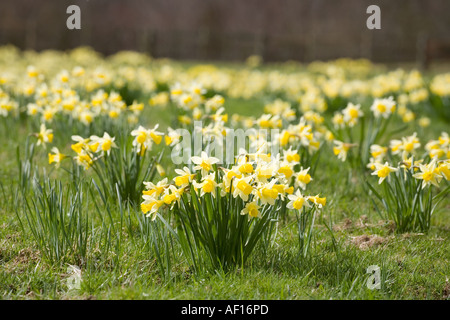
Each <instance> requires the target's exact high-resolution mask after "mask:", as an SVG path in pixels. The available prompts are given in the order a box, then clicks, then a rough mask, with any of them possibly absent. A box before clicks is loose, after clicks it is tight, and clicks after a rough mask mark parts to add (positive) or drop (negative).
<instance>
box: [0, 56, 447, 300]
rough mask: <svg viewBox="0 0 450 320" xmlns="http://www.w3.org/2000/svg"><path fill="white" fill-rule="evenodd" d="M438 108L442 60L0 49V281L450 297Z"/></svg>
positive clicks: (63, 287) (70, 295)
mask: <svg viewBox="0 0 450 320" xmlns="http://www.w3.org/2000/svg"><path fill="white" fill-rule="evenodd" d="M195 121H201V124H202V127H201V128H197V127H195V123H194V122H195ZM449 124H450V73H445V72H439V71H433V72H420V71H417V70H414V69H411V68H390V67H387V66H383V65H379V64H373V63H371V62H370V61H367V60H350V59H339V60H336V61H330V62H313V63H310V64H300V63H297V62H292V61H291V62H285V63H277V64H275V63H273V64H264V63H263V62H262V61H261V58H260V57H258V56H252V57H249V59H248V60H247V61H246V62H245V63H209V62H204V63H200V62H191V61H185V62H179V61H173V60H169V59H153V58H151V57H149V56H147V55H144V54H141V53H137V52H119V53H117V54H115V55H113V56H109V57H103V56H101V55H100V54H98V53H96V52H94V51H93V50H91V49H89V48H78V49H75V50H72V51H67V52H58V51H44V52H41V53H36V52H30V51H26V52H22V51H19V50H18V49H16V48H14V47H2V48H0V137H1V143H0V163H1V166H0V297H1V299H437V300H442V299H450V281H449V277H450V263H449V260H450V250H449V248H450V239H449V235H450V197H449V192H450V183H449V179H450V160H449V159H450V138H449V135H448V131H449V130H448V128H449ZM252 128H253V129H255V131H251V130H250V131H249V132H248V134H247V136H246V137H245V139H241V140H240V139H239V138H238V139H237V144H234V145H233V146H232V147H231V148H230V147H229V146H228V145H225V143H224V141H227V140H226V138H227V137H232V135H233V134H235V132H236V130H237V129H244V130H247V129H252ZM194 132H197V133H199V134H200V136H201V141H200V147H199V148H197V150H195V149H196V148H195V147H193V144H194V139H195V138H193V137H192V136H186V135H184V136H183V133H184V134H192V135H194ZM239 142H242V143H243V145H242V148H240V147H239ZM191 145H192V147H191ZM225 149H226V150H225ZM221 150H225V151H226V153H227V155H229V154H230V153H231V154H232V155H233V157H232V160H233V161H232V162H231V163H230V162H226V161H223V160H224V159H223V158H221V157H220V152H219V151H221ZM187 151H189V152H187ZM192 151H194V152H192ZM213 151H214V152H213ZM180 154H183V156H180ZM185 154H188V155H187V156H185ZM175 158H176V159H178V160H180V159H181V160H180V161H181V163H180V164H175V161H174V159H175ZM374 266H375V267H374ZM373 268H375V269H376V271H375V272H374V273H373V272H372V271H370V270H373ZM368 270H369V271H368Z"/></svg>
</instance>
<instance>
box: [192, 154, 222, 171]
mask: <svg viewBox="0 0 450 320" xmlns="http://www.w3.org/2000/svg"><path fill="white" fill-rule="evenodd" d="M191 160H192V162H193V163H194V164H196V166H195V167H194V170H196V171H197V170H201V174H202V176H205V175H207V174H208V173H209V171H211V170H212V168H213V164H215V163H218V162H219V161H220V160H219V159H217V158H215V157H208V154H207V153H206V152H205V151H202V153H201V156H200V157H198V156H193V157H191Z"/></svg>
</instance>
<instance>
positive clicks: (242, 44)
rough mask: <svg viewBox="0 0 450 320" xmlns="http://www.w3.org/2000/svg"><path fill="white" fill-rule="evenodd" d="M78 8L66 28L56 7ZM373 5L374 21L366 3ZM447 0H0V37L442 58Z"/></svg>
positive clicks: (159, 48) (240, 53) (36, 44)
mask: <svg viewBox="0 0 450 320" xmlns="http://www.w3.org/2000/svg"><path fill="white" fill-rule="evenodd" d="M71 4H76V5H78V6H79V7H80V8H81V25H82V29H81V30H68V29H67V27H66V20H67V18H68V16H69V14H67V13H66V8H67V7H68V6H69V5H71ZM371 4H376V5H378V6H379V7H380V8H381V13H382V14H381V28H382V29H381V30H368V29H367V27H366V20H367V18H368V17H369V14H367V13H366V9H367V7H368V6H369V5H371ZM449 12H450V1H449V0H429V1H427V0H396V1H392V0H377V1H375V0H369V1H367V0H341V1H331V0H245V1H243V0H128V1H122V0H71V1H66V0H58V1H55V0H1V2H0V28H1V30H0V45H5V44H13V45H15V46H17V47H19V48H21V49H33V50H37V51H41V50H45V49H58V50H66V49H72V48H74V47H78V46H90V47H92V48H94V49H95V50H97V51H99V52H101V53H104V54H112V53H115V52H117V51H120V50H137V51H140V52H147V53H149V54H150V55H151V56H153V57H158V58H160V57H168V58H174V59H186V60H233V61H234V60H236V61H240V60H244V59H246V58H247V57H249V56H250V55H253V54H257V55H260V56H261V57H262V58H263V60H264V61H269V62H270V61H286V60H296V61H300V62H310V61H313V60H329V59H335V58H339V57H349V58H368V59H371V60H372V61H375V62H385V63H389V62H399V61H401V62H414V63H417V64H420V66H422V67H426V66H428V65H429V64H430V63H433V62H442V61H449V60H450V19H449Z"/></svg>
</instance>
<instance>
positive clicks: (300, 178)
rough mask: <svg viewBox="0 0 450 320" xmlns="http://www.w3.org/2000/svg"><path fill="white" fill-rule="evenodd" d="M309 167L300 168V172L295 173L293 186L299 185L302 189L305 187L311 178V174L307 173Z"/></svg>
mask: <svg viewBox="0 0 450 320" xmlns="http://www.w3.org/2000/svg"><path fill="white" fill-rule="evenodd" d="M309 169H310V168H306V169H303V168H301V170H300V172H297V173H296V174H295V184H294V185H295V186H296V187H300V188H302V189H303V190H305V189H306V185H307V184H309V183H310V182H311V181H312V180H313V179H312V178H311V175H310V174H309V173H308V171H309Z"/></svg>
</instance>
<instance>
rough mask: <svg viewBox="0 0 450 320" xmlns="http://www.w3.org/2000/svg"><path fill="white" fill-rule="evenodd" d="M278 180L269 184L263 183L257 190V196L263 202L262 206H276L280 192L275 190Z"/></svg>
mask: <svg viewBox="0 0 450 320" xmlns="http://www.w3.org/2000/svg"><path fill="white" fill-rule="evenodd" d="M276 182H277V180H276V179H273V180H272V181H271V182H269V183H262V184H260V185H259V186H257V187H256V188H255V190H256V196H257V197H258V199H259V200H260V201H261V203H262V204H267V203H268V204H270V205H272V206H273V205H275V200H276V199H277V198H278V191H277V189H276V188H274V185H275V183H276Z"/></svg>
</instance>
